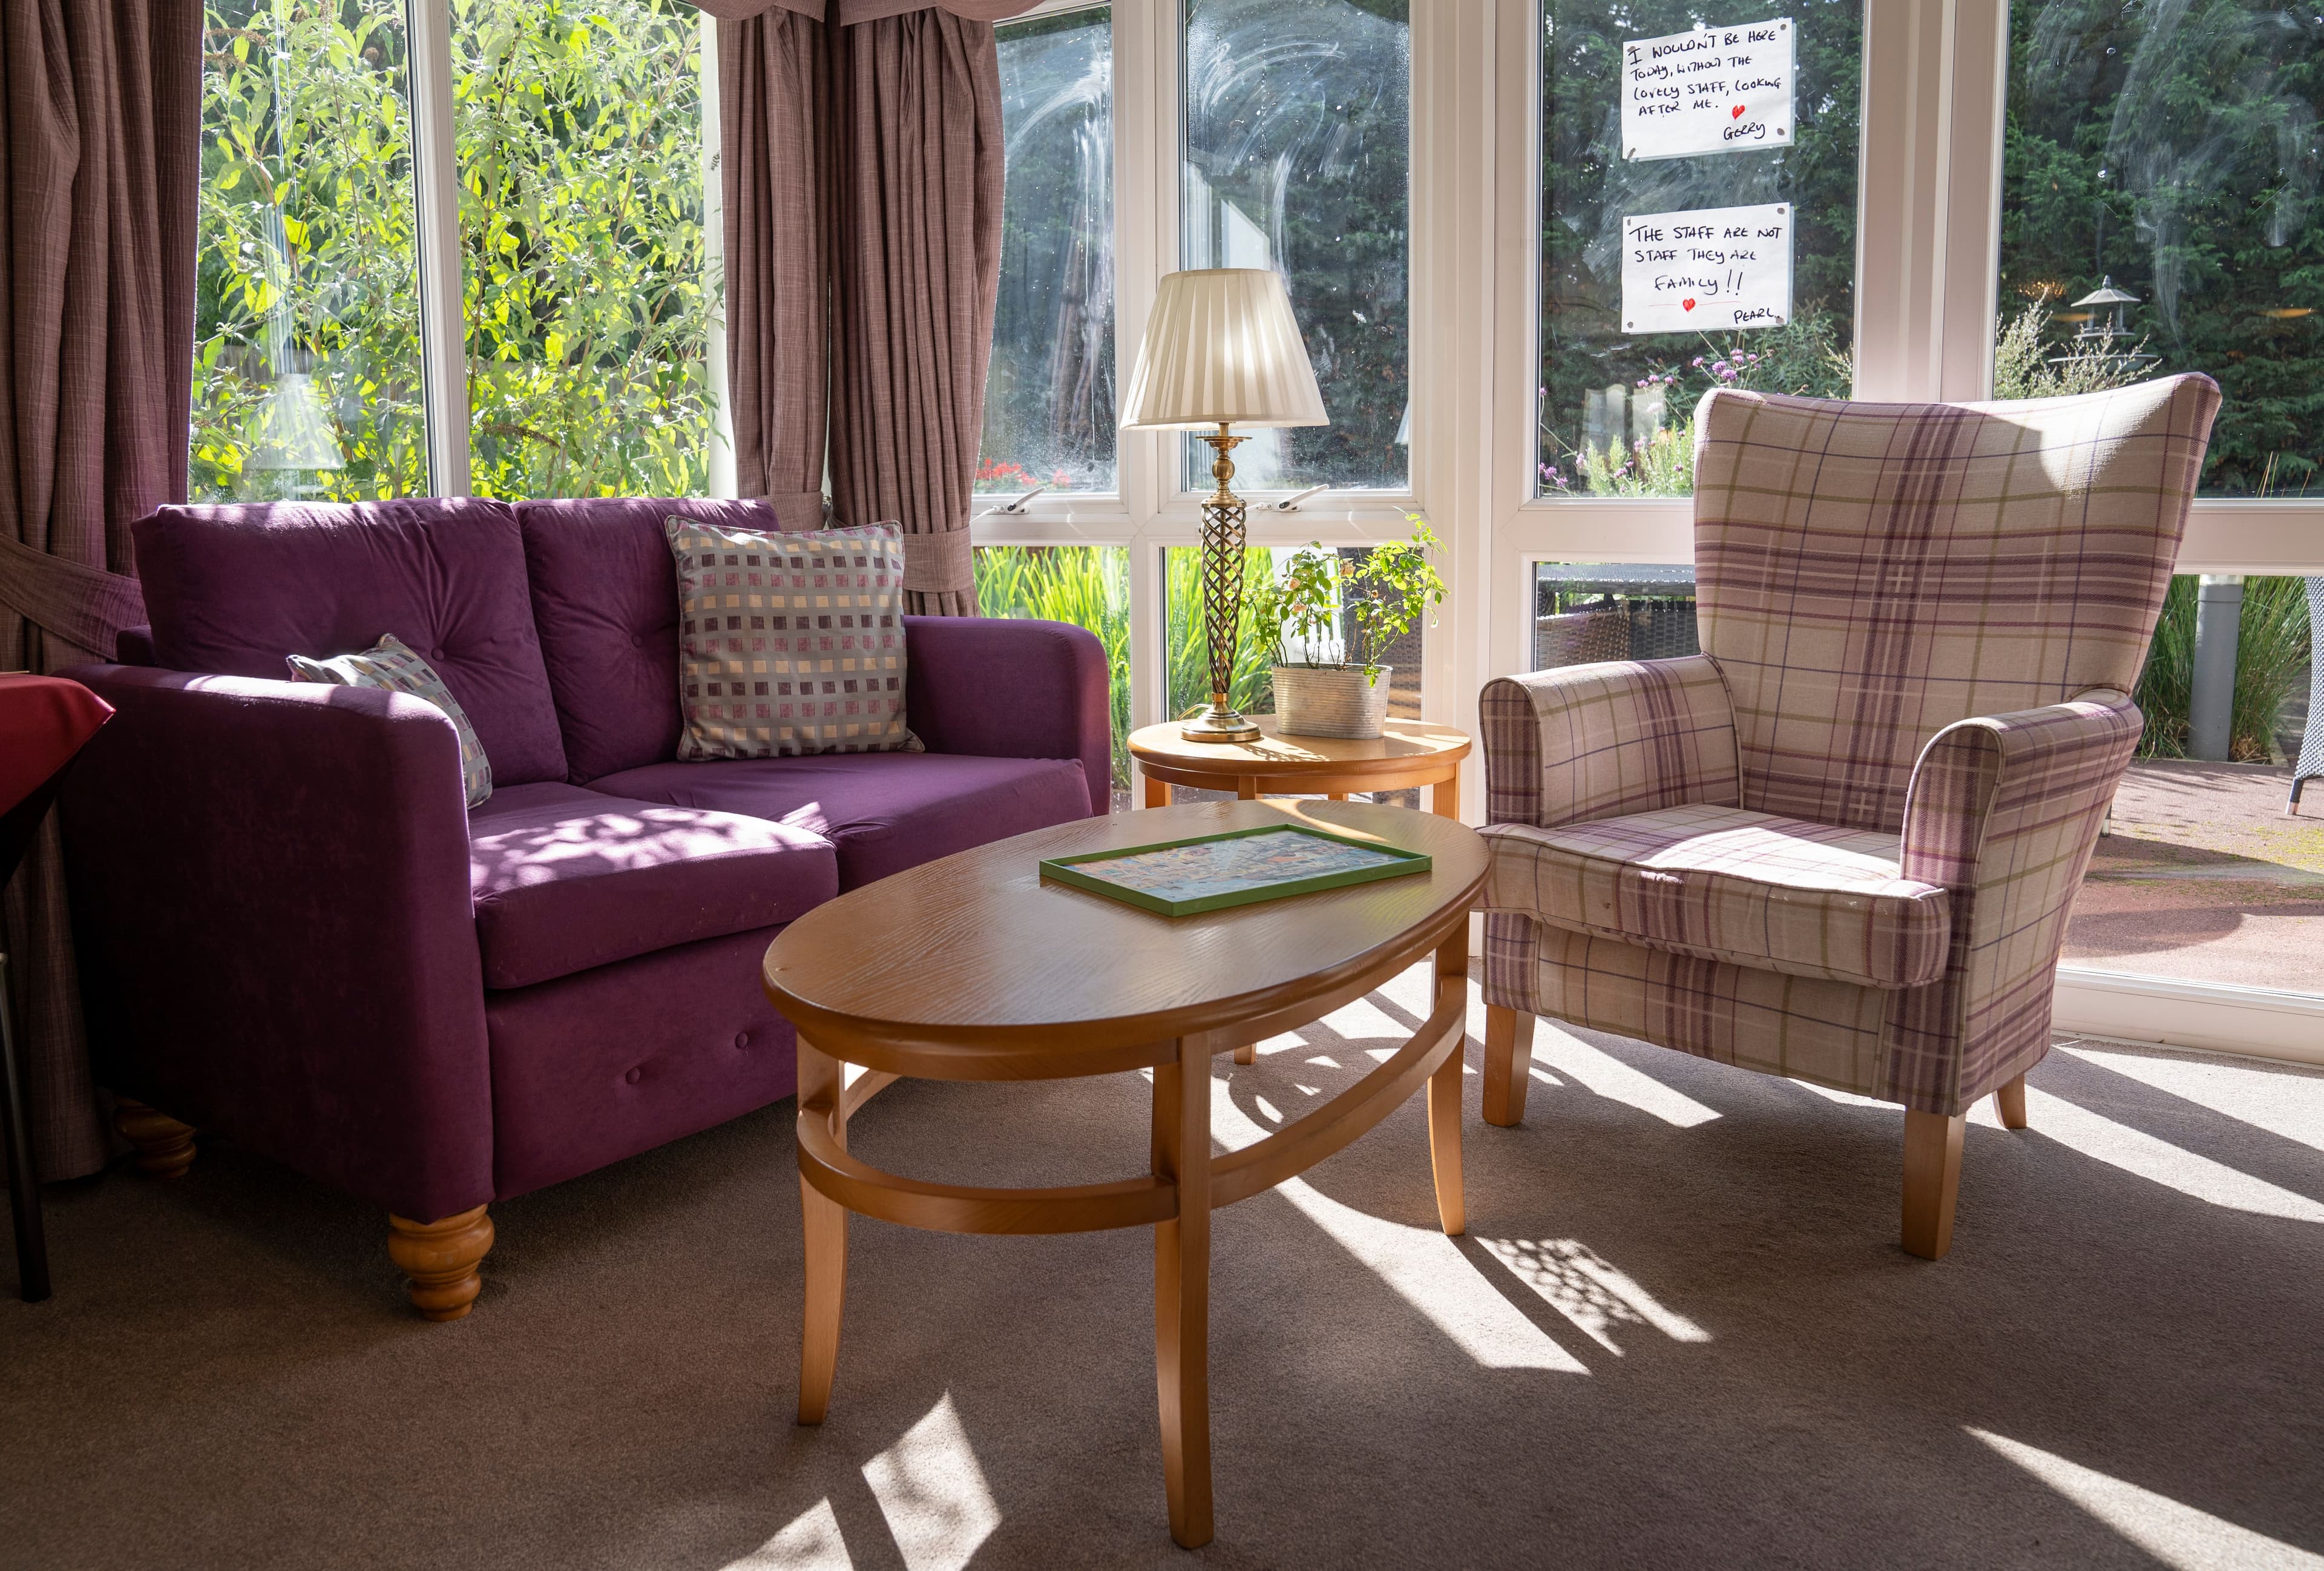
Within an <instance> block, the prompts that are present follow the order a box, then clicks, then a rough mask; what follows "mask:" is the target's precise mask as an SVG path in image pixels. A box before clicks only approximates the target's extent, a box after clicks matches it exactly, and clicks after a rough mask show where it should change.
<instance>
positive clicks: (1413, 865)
mask: <svg viewBox="0 0 2324 1571" xmlns="http://www.w3.org/2000/svg"><path fill="white" fill-rule="evenodd" d="M1259 836H1295V837H1296V839H1297V840H1298V841H1299V842H1302V843H1301V844H1285V845H1283V846H1280V847H1276V848H1271V849H1274V850H1276V851H1277V855H1276V857H1275V858H1274V866H1275V869H1276V870H1277V871H1278V872H1279V873H1280V876H1268V874H1269V871H1270V868H1269V864H1268V860H1267V857H1266V853H1265V851H1263V850H1262V851H1261V852H1260V854H1259V855H1249V854H1247V853H1246V854H1245V855H1228V856H1224V857H1220V858H1216V859H1213V857H1210V856H1204V855H1184V854H1185V853H1187V852H1189V851H1190V850H1191V849H1192V848H1193V847H1195V846H1214V845H1217V844H1219V843H1220V842H1222V841H1229V840H1251V839H1256V838H1258V837H1259ZM1315 841H1320V842H1323V846H1314V845H1309V844H1305V842H1315ZM1326 846H1329V847H1338V848H1341V849H1340V850H1338V851H1336V852H1335V851H1333V850H1327V849H1325V847H1326ZM1172 853H1178V854H1180V855H1170V854H1172ZM1349 853H1355V854H1358V855H1349ZM1135 858H1147V859H1148V861H1147V862H1146V864H1145V865H1144V866H1142V867H1137V868H1130V867H1120V866H1115V867H1103V868H1094V867H1093V864H1122V863H1128V862H1130V861H1132V860H1133V859H1135ZM1432 865H1433V864H1432V863H1431V861H1430V859H1429V857H1428V855H1427V853H1425V852H1423V851H1406V850H1405V849H1404V848H1403V847H1402V846H1388V845H1383V844H1381V843H1380V842H1379V841H1377V840H1358V839H1355V838H1353V837H1351V836H1346V835H1333V834H1331V833H1329V832H1328V831H1325V830H1323V829H1317V828H1312V827H1309V826H1307V825H1305V824H1262V825H1260V826H1259V827H1257V828H1255V829H1229V830H1226V831H1225V832H1223V833H1222V834H1217V835H1189V836H1186V837H1185V839H1183V840H1160V841H1157V842H1156V843H1155V844H1153V845H1151V846H1125V847H1123V848H1122V849H1120V850H1118V851H1087V852H1084V853H1082V854H1081V855H1076V856H1052V857H1047V858H1045V859H1044V860H1043V861H1042V863H1041V874H1042V876H1043V877H1045V878H1053V879H1055V880H1056V881H1057V882H1058V883H1066V884H1071V885H1072V886H1073V887H1074V888H1075V889H1085V890H1088V891H1089V892H1091V893H1093V894H1102V895H1104V896H1105V897H1107V898H1108V899H1109V900H1118V901H1121V902H1122V903H1123V904H1125V905H1134V906H1136V907H1138V908H1139V910H1149V911H1154V912H1157V913H1158V914H1159V915H1162V916H1166V917H1191V916H1196V915H1199V914H1200V913H1202V912H1203V911H1215V910H1226V909H1227V908H1228V907H1229V906H1240V905H1255V904H1257V903H1258V902H1259V901H1268V900H1285V899H1288V898H1289V897H1290V896H1292V895H1295V894H1313V893H1314V892H1316V891H1318V890H1325V889H1344V888H1346V887H1347V886H1348V885H1350V884H1355V883H1374V882H1376V881H1377V880H1379V879H1383V878H1401V877H1403V876H1404V875H1406V873H1425V872H1427V871H1428V870H1429V868H1430V867H1431V866H1432Z"/></svg>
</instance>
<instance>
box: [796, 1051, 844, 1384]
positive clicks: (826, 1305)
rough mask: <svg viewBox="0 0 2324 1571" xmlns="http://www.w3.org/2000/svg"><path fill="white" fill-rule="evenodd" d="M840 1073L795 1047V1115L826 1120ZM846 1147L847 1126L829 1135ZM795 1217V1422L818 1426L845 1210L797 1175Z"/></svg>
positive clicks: (838, 1297)
mask: <svg viewBox="0 0 2324 1571" xmlns="http://www.w3.org/2000/svg"><path fill="white" fill-rule="evenodd" d="M843 1086H844V1069H843V1067H842V1066H841V1065H840V1062H839V1060H838V1059H836V1058H832V1057H831V1056H830V1055H829V1054H827V1053H824V1052H821V1051H818V1050H817V1049H815V1048H812V1047H809V1046H808V1045H807V1039H806V1038H804V1037H801V1038H800V1039H799V1043H798V1108H799V1111H798V1115H799V1122H800V1123H806V1122H807V1120H808V1119H810V1118H822V1119H828V1118H830V1117H831V1114H832V1110H833V1109H834V1108H835V1107H837V1106H838V1105H839V1097H840V1093H841V1089H842V1087H843ZM833 1133H834V1136H835V1138H836V1139H837V1140H838V1141H839V1143H840V1145H841V1146H842V1147H843V1148H844V1147H845V1145H846V1143H847V1126H846V1125H845V1124H844V1123H842V1124H840V1125H839V1126H838V1127H837V1128H836V1129H835V1131H834V1132H833ZM799 1218H800V1224H801V1231H802V1233H804V1234H805V1235H806V1240H807V1313H806V1317H805V1323H804V1326H803V1327H802V1329H801V1332H800V1335H799V1398H798V1421H799V1422H800V1423H802V1424H820V1423H822V1422H823V1416H824V1414H825V1412H826V1411H828V1410H829V1409H830V1407H831V1382H832V1377H833V1376H834V1375H835V1374H836V1373H837V1372H838V1369H839V1312H840V1308H841V1307H842V1305H843V1304H844V1303H845V1301H846V1298H847V1207H846V1206H842V1205H841V1204H840V1203H839V1202H838V1201H836V1200H834V1199H832V1198H831V1197H829V1196H827V1195H825V1194H824V1193H823V1192H822V1191H821V1190H819V1189H817V1188H816V1187H815V1186H814V1185H813V1184H810V1183H808V1182H807V1175H806V1174H804V1173H801V1174H800V1175H799Z"/></svg>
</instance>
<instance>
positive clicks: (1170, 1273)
mask: <svg viewBox="0 0 2324 1571" xmlns="http://www.w3.org/2000/svg"><path fill="white" fill-rule="evenodd" d="M1153 1160H1154V1173H1155V1176H1156V1177H1157V1178H1167V1179H1169V1180H1170V1181H1171V1182H1172V1183H1173V1184H1175V1185H1176V1186H1177V1190H1178V1214H1177V1215H1176V1216H1174V1217H1172V1218H1171V1219H1170V1220H1168V1221H1167V1222H1162V1223H1157V1224H1156V1225H1155V1228H1154V1378H1155V1386H1156V1389H1157V1394H1158V1395H1159V1398H1160V1401H1161V1409H1162V1483H1163V1488H1164V1489H1165V1491H1167V1493H1168V1495H1169V1500H1170V1536H1171V1537H1172V1538H1173V1539H1176V1540H1177V1541H1178V1542H1179V1543H1180V1544H1181V1545H1183V1546H1184V1547H1185V1548H1189V1549H1196V1548H1201V1547H1202V1546H1203V1545H1204V1544H1207V1543H1209V1542H1210V1541H1211V1055H1210V1044H1209V1043H1208V1042H1207V1041H1206V1040H1204V1039H1203V1038H1200V1037H1187V1038H1182V1039H1180V1040H1179V1043H1178V1059H1177V1062H1176V1063H1171V1064H1164V1065H1162V1066H1161V1067H1158V1068H1157V1069H1156V1070H1155V1071H1154V1151H1153Z"/></svg>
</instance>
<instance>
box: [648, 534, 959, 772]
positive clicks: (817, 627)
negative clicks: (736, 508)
mask: <svg viewBox="0 0 2324 1571" xmlns="http://www.w3.org/2000/svg"><path fill="white" fill-rule="evenodd" d="M662 528H663V531H664V532H665V533H667V534H668V536H669V549H670V551H671V554H672V555H673V556H675V557H676V559H677V561H678V699H679V705H678V707H679V708H680V709H681V710H682V711H683V712H684V713H685V716H686V729H685V731H684V732H683V733H682V734H681V735H679V737H678V757H679V758H680V759H681V760H693V759H710V758H787V757H798V756H800V755H804V754H809V753H892V752H896V751H898V750H899V749H901V750H906V751H909V752H914V753H917V752H918V751H919V750H920V744H919V740H918V738H917V737H915V736H914V735H912V733H911V731H910V730H909V729H908V727H907V726H906V725H905V724H904V620H903V617H904V538H903V531H902V530H901V529H900V528H899V527H898V526H897V525H895V524H892V523H877V524H864V525H860V526H857V527H855V528H852V529H831V530H821V531H816V532H813V533H807V534H779V533H776V532H773V531H765V530H753V529H742V528H738V527H736V526H734V525H732V524H720V523H713V522H706V521H705V520H702V519H698V518H686V517H682V516H679V515H677V514H673V515H671V517H670V518H669V520H668V521H666V522H664V524H663V525H662Z"/></svg>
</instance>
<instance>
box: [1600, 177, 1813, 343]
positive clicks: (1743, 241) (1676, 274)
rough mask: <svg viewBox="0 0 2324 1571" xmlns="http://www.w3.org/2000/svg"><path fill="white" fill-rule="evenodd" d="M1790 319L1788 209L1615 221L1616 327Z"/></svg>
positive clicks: (1782, 205)
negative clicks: (1618, 242)
mask: <svg viewBox="0 0 2324 1571" xmlns="http://www.w3.org/2000/svg"><path fill="white" fill-rule="evenodd" d="M1791 319H1792V208H1791V204H1790V203H1788V202H1774V203H1769V204H1767V205H1766V206H1763V207H1756V208H1696V209H1695V210H1694V211H1692V212H1691V213H1638V214H1633V215H1631V216H1629V217H1625V218H1624V219H1623V220H1622V330H1623V331H1625V332H1629V333H1693V332H1705V333H1709V332H1720V333H1724V332H1730V331H1733V330H1734V329H1736V328H1780V327H1782V326H1783V325H1784V323H1786V322H1788V321H1790V320H1791Z"/></svg>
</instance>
